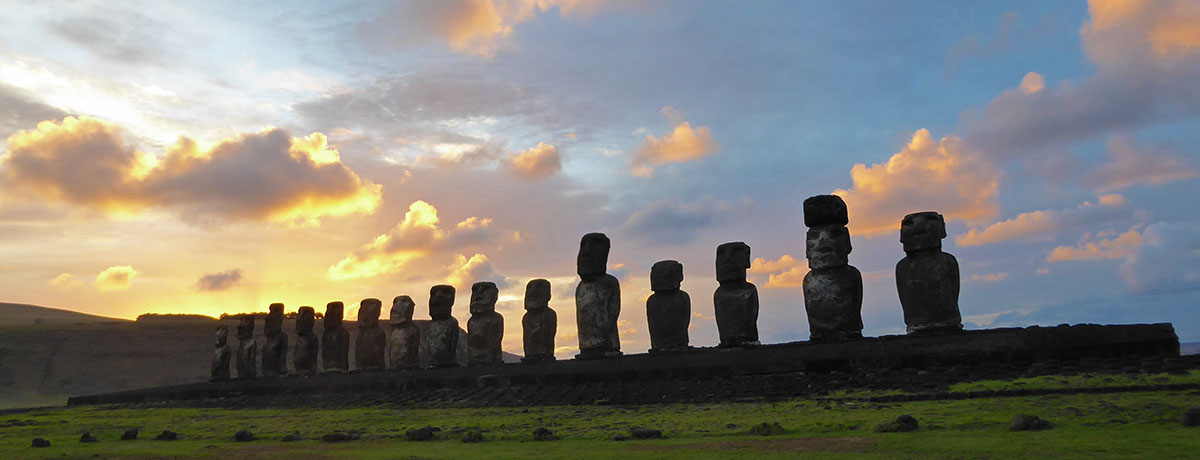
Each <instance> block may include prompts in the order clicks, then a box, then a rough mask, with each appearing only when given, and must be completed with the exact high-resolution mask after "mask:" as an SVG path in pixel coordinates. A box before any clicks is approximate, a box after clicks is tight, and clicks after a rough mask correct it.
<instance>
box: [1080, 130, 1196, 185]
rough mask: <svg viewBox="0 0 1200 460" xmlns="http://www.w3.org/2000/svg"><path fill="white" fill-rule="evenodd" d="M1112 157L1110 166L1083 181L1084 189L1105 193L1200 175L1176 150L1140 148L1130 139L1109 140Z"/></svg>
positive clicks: (1105, 165) (1103, 167)
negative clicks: (1088, 188)
mask: <svg viewBox="0 0 1200 460" xmlns="http://www.w3.org/2000/svg"><path fill="white" fill-rule="evenodd" d="M1108 155H1109V162H1108V163H1106V164H1104V165H1101V166H1100V167H1098V168H1096V169H1095V170H1093V171H1092V172H1090V173H1088V175H1087V176H1085V177H1084V178H1083V184H1084V185H1086V186H1088V187H1093V188H1095V189H1096V190H1097V191H1098V192H1101V193H1103V192H1110V191H1115V190H1121V189H1124V188H1127V187H1130V186H1133V185H1137V184H1148V185H1160V184H1166V183H1168V182H1174V181H1180V180H1187V179H1192V178H1195V177H1196V176H1197V175H1200V171H1197V169H1196V168H1195V167H1193V166H1191V165H1188V164H1186V163H1185V162H1184V161H1182V160H1180V159H1179V157H1178V155H1177V152H1175V151H1174V149H1171V148H1168V147H1155V146H1145V145H1138V144H1137V143H1136V142H1135V140H1134V139H1133V138H1132V137H1130V136H1114V137H1113V138H1111V139H1109V141H1108Z"/></svg>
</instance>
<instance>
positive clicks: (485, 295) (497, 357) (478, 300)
mask: <svg viewBox="0 0 1200 460" xmlns="http://www.w3.org/2000/svg"><path fill="white" fill-rule="evenodd" d="M499 295H500V290H499V289H497V288H496V283H493V282H491V281H480V282H478V283H475V284H474V285H472V286H471V319H468V320H467V363H468V364H471V365H481V364H503V363H504V354H503V350H502V349H501V348H500V343H501V341H502V340H504V316H501V315H500V314H499V313H496V299H497V298H498V296H499Z"/></svg>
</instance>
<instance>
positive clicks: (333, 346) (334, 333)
mask: <svg viewBox="0 0 1200 460" xmlns="http://www.w3.org/2000/svg"><path fill="white" fill-rule="evenodd" d="M344 310H345V305H343V304H342V303H341V302H329V303H328V304H326V305H325V318H324V324H325V331H324V332H322V333H321V364H322V366H324V371H325V372H346V371H348V370H350V332H349V331H347V330H346V326H343V325H342V318H343V316H342V315H343V314H345V311H344Z"/></svg>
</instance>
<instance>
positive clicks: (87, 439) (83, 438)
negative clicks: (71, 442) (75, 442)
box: [79, 431, 99, 442]
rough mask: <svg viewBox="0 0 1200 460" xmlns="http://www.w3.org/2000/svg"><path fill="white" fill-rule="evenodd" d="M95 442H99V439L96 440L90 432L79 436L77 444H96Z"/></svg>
mask: <svg viewBox="0 0 1200 460" xmlns="http://www.w3.org/2000/svg"><path fill="white" fill-rule="evenodd" d="M96 441H99V439H96V437H95V436H92V433H91V432H90V431H84V432H83V434H82V435H80V436H79V442H96Z"/></svg>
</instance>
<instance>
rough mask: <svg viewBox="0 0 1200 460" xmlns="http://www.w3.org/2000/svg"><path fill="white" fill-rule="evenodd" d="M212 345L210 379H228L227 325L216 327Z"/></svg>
mask: <svg viewBox="0 0 1200 460" xmlns="http://www.w3.org/2000/svg"><path fill="white" fill-rule="evenodd" d="M213 345H214V349H213V359H212V368H211V376H212V380H229V357H230V355H231V354H232V352H231V351H230V350H229V327H227V326H218V327H217V332H216V334H215V341H214V343H213Z"/></svg>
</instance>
